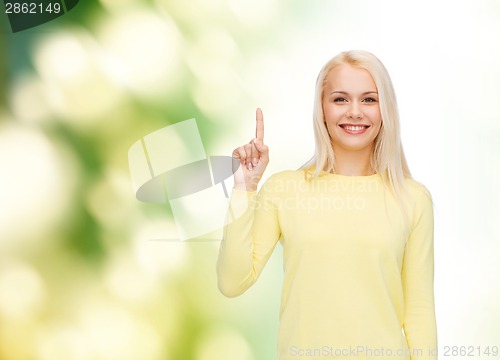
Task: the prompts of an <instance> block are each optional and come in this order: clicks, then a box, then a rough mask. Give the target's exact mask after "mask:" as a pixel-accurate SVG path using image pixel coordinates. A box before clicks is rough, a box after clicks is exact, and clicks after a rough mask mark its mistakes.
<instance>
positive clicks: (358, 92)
mask: <svg viewBox="0 0 500 360" xmlns="http://www.w3.org/2000/svg"><path fill="white" fill-rule="evenodd" d="M322 103H323V114H324V116H325V118H324V121H325V124H326V127H327V129H328V133H329V134H330V139H331V141H332V146H333V148H334V151H335V150H340V149H339V148H341V149H343V150H348V151H359V150H365V149H370V150H372V149H373V145H374V139H375V137H376V136H377V135H378V133H379V131H380V127H381V125H382V116H381V115H380V106H379V102H378V92H377V87H376V85H375V82H374V81H373V78H372V77H371V75H370V73H369V72H368V71H367V70H364V69H359V68H355V67H352V66H350V65H347V64H343V65H340V66H337V67H335V68H333V69H332V70H330V72H329V73H328V74H327V77H326V84H325V89H324V93H323V100H322Z"/></svg>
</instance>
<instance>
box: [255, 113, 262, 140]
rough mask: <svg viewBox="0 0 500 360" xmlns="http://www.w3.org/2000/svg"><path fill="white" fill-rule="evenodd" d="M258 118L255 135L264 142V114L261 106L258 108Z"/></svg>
mask: <svg viewBox="0 0 500 360" xmlns="http://www.w3.org/2000/svg"><path fill="white" fill-rule="evenodd" d="M256 120H257V121H256V128H255V137H256V138H257V139H260V140H261V141H262V143H264V115H263V114H262V110H261V109H260V108H257V113H256Z"/></svg>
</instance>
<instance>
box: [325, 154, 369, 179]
mask: <svg viewBox="0 0 500 360" xmlns="http://www.w3.org/2000/svg"><path fill="white" fill-rule="evenodd" d="M334 153H335V169H334V173H335V174H339V175H347V176H368V175H373V174H375V169H373V168H372V166H371V161H370V160H371V154H372V149H371V148H366V149H361V150H358V151H350V150H349V151H347V150H345V149H342V148H340V149H339V148H334Z"/></svg>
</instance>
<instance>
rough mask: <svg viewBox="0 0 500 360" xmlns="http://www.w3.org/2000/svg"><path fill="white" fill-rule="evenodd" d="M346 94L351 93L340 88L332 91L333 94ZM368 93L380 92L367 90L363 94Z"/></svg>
mask: <svg viewBox="0 0 500 360" xmlns="http://www.w3.org/2000/svg"><path fill="white" fill-rule="evenodd" d="M335 93H337V94H345V95H349V93H348V92H347V91H340V90H334V91H332V92H331V94H335ZM368 94H378V92H376V91H366V92H364V93H362V94H361V95H368Z"/></svg>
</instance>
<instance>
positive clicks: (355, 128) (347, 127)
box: [339, 124, 370, 135]
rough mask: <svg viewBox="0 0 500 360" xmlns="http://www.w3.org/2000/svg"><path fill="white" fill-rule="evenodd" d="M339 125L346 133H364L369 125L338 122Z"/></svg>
mask: <svg viewBox="0 0 500 360" xmlns="http://www.w3.org/2000/svg"><path fill="white" fill-rule="evenodd" d="M339 127H340V128H342V130H344V131H345V132H346V133H348V134H353V135H356V134H362V133H364V132H365V131H366V130H367V129H368V128H369V127H370V125H364V124H361V125H355V124H340V125H339Z"/></svg>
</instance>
